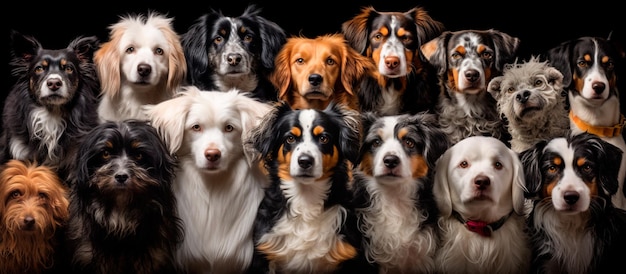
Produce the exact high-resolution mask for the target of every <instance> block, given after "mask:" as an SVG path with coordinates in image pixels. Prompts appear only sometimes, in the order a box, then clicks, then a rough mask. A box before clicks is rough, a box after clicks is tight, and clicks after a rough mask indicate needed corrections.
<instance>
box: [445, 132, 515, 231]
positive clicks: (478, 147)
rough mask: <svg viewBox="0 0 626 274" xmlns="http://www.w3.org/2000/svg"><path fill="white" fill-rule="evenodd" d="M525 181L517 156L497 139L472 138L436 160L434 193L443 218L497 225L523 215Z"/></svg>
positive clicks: (460, 142)
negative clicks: (456, 216) (454, 215)
mask: <svg viewBox="0 0 626 274" xmlns="http://www.w3.org/2000/svg"><path fill="white" fill-rule="evenodd" d="M524 179H525V178H524V171H523V167H522V164H521V162H520V159H519V158H518V156H517V153H515V152H514V151H512V150H511V149H509V148H508V147H507V146H506V145H505V144H504V143H503V142H502V141H500V140H498V139H496V138H493V137H487V136H471V137H467V138H465V139H462V140H461V141H459V142H457V143H456V144H454V145H453V146H452V147H450V148H449V149H448V150H447V151H446V152H445V153H444V154H443V155H442V156H441V157H440V158H439V160H437V166H436V171H435V185H434V188H433V193H434V195H435V199H436V201H437V206H438V207H439V210H440V212H441V215H442V216H445V217H448V216H451V214H452V213H453V212H458V213H459V214H460V215H461V216H463V217H465V218H468V219H472V220H482V221H485V222H494V221H496V220H498V219H500V218H502V216H507V215H508V214H509V213H511V212H512V211H515V212H516V213H517V214H520V215H522V214H524V188H525V186H524Z"/></svg>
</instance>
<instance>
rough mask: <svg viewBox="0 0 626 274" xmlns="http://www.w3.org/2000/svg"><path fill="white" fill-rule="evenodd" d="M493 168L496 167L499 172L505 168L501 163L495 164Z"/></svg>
mask: <svg viewBox="0 0 626 274" xmlns="http://www.w3.org/2000/svg"><path fill="white" fill-rule="evenodd" d="M493 167H495V168H496V169H497V170H500V169H502V168H504V166H503V165H502V163H500V162H495V163H494V164H493Z"/></svg>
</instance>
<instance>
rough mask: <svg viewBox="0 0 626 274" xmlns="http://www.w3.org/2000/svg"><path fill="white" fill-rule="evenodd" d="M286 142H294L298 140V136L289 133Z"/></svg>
mask: <svg viewBox="0 0 626 274" xmlns="http://www.w3.org/2000/svg"><path fill="white" fill-rule="evenodd" d="M285 142H287V144H293V143H295V142H296V138H294V137H293V136H291V135H289V136H287V139H286V140H285Z"/></svg>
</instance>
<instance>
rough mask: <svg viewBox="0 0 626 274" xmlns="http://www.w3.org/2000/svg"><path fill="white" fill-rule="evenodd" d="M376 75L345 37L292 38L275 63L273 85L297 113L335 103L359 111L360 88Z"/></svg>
mask: <svg viewBox="0 0 626 274" xmlns="http://www.w3.org/2000/svg"><path fill="white" fill-rule="evenodd" d="M375 71H376V67H375V65H374V63H373V62H372V61H371V60H370V59H369V58H367V57H365V56H362V55H361V54H360V53H359V52H357V51H356V50H354V49H353V48H352V47H350V46H349V45H348V44H347V42H346V40H345V38H344V36H343V35H342V34H327V35H321V36H318V37H316V38H307V37H302V36H298V37H295V36H294V37H290V38H288V39H287V43H285V45H284V46H283V48H282V49H281V50H280V52H279V53H278V55H277V56H276V59H275V69H274V72H273V73H272V74H271V75H270V81H271V82H272V84H274V86H275V87H276V88H277V89H278V99H279V100H283V101H286V102H287V103H288V104H289V105H291V107H292V108H294V109H306V108H315V109H325V108H326V107H327V106H328V104H329V103H330V102H331V101H336V102H337V103H340V104H345V105H347V106H348V107H350V108H352V109H355V110H358V109H359V104H358V99H357V94H356V92H357V90H356V89H357V87H358V86H359V83H360V81H361V80H362V79H363V78H364V76H367V75H370V74H371V73H374V72H375Z"/></svg>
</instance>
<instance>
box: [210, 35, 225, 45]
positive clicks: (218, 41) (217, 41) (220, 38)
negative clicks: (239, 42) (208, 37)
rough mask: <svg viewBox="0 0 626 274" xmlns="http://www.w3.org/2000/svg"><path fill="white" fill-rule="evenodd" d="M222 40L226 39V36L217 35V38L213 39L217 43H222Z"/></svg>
mask: <svg viewBox="0 0 626 274" xmlns="http://www.w3.org/2000/svg"><path fill="white" fill-rule="evenodd" d="M222 41H224V38H223V37H222V36H218V37H215V39H213V42H214V43H215V44H220V43H222Z"/></svg>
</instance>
